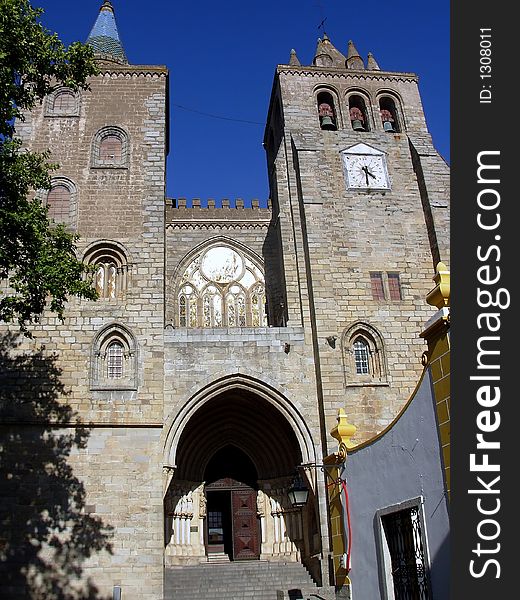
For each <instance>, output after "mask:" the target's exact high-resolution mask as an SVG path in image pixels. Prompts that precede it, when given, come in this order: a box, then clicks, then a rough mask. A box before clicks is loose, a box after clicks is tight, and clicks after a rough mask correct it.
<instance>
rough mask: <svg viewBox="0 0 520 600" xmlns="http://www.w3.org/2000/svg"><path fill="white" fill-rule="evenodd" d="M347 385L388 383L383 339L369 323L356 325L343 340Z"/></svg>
mask: <svg viewBox="0 0 520 600" xmlns="http://www.w3.org/2000/svg"><path fill="white" fill-rule="evenodd" d="M342 346H343V359H344V367H345V380H346V385H347V386H350V385H354V386H356V385H380V384H385V383H386V382H387V369H386V360H385V353H384V347H383V339H382V337H381V335H380V334H379V332H378V331H377V330H376V329H375V328H374V327H372V326H370V325H368V324H367V323H355V324H354V325H352V326H351V327H349V328H348V329H347V330H346V331H345V333H344V334H343V338H342Z"/></svg>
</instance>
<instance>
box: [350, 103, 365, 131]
mask: <svg viewBox="0 0 520 600" xmlns="http://www.w3.org/2000/svg"><path fill="white" fill-rule="evenodd" d="M349 114H350V122H351V123H352V129H353V130H354V131H366V129H365V125H364V123H365V115H364V114H363V112H362V111H361V109H360V108H358V107H357V106H353V107H352V108H351V109H350V110H349Z"/></svg>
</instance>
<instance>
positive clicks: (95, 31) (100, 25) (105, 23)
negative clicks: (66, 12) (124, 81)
mask: <svg viewBox="0 0 520 600" xmlns="http://www.w3.org/2000/svg"><path fill="white" fill-rule="evenodd" d="M87 44H90V45H91V46H92V47H93V48H94V52H95V53H96V54H98V55H100V56H101V57H104V58H109V59H112V60H116V61H117V62H122V63H128V59H127V58H126V54H125V51H124V48H123V45H122V44H121V40H120V39H119V32H118V31H117V25H116V18H115V15H114V7H113V6H112V3H111V2H109V0H105V2H103V5H102V6H101V8H100V10H99V15H98V17H97V19H96V22H95V23H94V27H92V30H91V31H90V34H89V36H88V39H87Z"/></svg>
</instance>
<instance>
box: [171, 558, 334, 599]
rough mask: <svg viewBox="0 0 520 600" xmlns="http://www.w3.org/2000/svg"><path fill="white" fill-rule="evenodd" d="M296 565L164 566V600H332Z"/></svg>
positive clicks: (327, 591) (330, 592)
mask: <svg viewBox="0 0 520 600" xmlns="http://www.w3.org/2000/svg"><path fill="white" fill-rule="evenodd" d="M334 598H335V596H334V589H333V588H318V587H317V586H316V584H315V583H314V581H313V580H312V579H311V576H310V575H309V573H308V571H307V570H306V569H305V567H304V566H303V565H301V564H300V563H282V562H266V561H244V562H238V561H237V562H229V563H220V564H218V563H204V564H200V565H189V566H188V565H187V566H183V567H167V568H166V569H165V576H164V600H301V599H304V600H322V599H323V600H334Z"/></svg>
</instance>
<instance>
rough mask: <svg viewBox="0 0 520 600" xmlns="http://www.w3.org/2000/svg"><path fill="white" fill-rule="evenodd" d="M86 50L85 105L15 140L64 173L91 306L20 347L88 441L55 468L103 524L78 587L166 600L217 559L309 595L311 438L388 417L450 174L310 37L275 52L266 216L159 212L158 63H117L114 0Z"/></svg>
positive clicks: (326, 540) (314, 520)
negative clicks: (47, 364)
mask: <svg viewBox="0 0 520 600" xmlns="http://www.w3.org/2000/svg"><path fill="white" fill-rule="evenodd" d="M88 42H89V43H91V44H92V45H93V47H94V49H95V51H96V53H97V55H98V59H99V68H100V73H99V75H97V76H96V77H93V78H92V79H91V81H90V87H91V89H90V91H88V92H81V93H73V92H71V91H70V90H68V89H66V88H59V89H57V90H56V91H55V92H54V93H53V95H52V96H50V97H48V98H47V99H46V100H45V102H44V103H43V104H42V106H41V107H38V108H36V109H35V110H34V111H33V112H31V113H30V114H28V115H27V119H26V121H25V122H24V123H20V124H19V125H18V127H17V131H18V134H19V135H20V137H21V138H22V140H23V142H24V144H25V145H26V147H28V148H31V149H33V150H44V149H47V148H49V149H51V151H52V159H53V161H55V162H58V163H59V164H60V168H59V171H57V172H56V173H55V175H54V178H53V184H52V189H51V190H50V191H48V192H45V193H43V194H42V199H43V200H44V201H45V202H46V203H47V204H48V206H49V214H50V216H51V217H53V218H54V219H55V220H56V221H61V222H64V223H66V224H67V225H68V226H69V227H70V228H71V229H73V230H75V231H77V232H78V233H79V234H80V236H81V237H80V242H79V245H78V252H79V254H80V256H81V257H82V259H83V260H84V261H85V262H87V263H88V264H91V265H95V285H96V286H97V289H98V291H99V295H100V299H99V300H98V301H97V302H86V301H79V300H75V299H71V300H70V302H69V305H68V308H67V311H66V318H65V321H64V322H63V323H60V322H59V321H58V320H56V319H55V318H54V317H52V316H48V317H45V318H43V319H42V321H41V323H40V324H38V325H37V326H35V327H34V329H33V334H34V336H35V339H36V341H37V342H38V343H39V344H43V345H44V346H45V349H44V351H43V352H44V354H46V355H47V356H51V355H52V356H53V357H55V358H56V365H57V368H59V372H60V380H61V382H62V384H63V390H64V391H63V394H61V395H59V397H58V402H61V403H62V404H66V405H68V406H69V407H70V408H71V410H72V411H73V412H74V414H75V415H77V416H78V417H79V418H80V419H81V421H82V422H83V423H85V424H88V427H89V436H88V440H87V441H86V444H85V446H84V447H83V448H79V449H77V450H75V451H74V452H73V453H72V454H71V456H70V464H71V465H72V468H73V471H74V474H75V475H76V476H77V477H78V478H79V479H80V480H81V481H82V482H83V485H84V487H85V494H86V496H85V498H86V500H85V506H84V511H85V512H86V513H88V514H91V515H96V516H97V517H99V518H100V519H102V520H103V521H104V522H106V523H107V524H109V525H110V526H111V527H112V528H113V534H112V553H107V552H100V553H93V554H92V556H91V557H90V558H89V559H88V560H87V561H86V562H85V564H84V577H85V578H91V579H92V580H93V581H95V583H96V586H97V587H98V588H99V589H100V590H102V591H104V592H105V593H108V592H110V593H111V590H112V589H113V586H114V585H120V586H122V588H123V589H124V591H125V593H126V594H127V595H126V596H125V597H127V598H139V599H140V600H157V598H160V597H162V596H161V594H162V586H163V564H166V565H188V564H193V563H197V562H200V561H207V560H208V559H214V558H216V557H220V559H224V560H225V559H228V560H258V559H261V560H266V561H286V562H287V561H295V562H296V561H299V562H302V563H303V564H305V565H306V566H307V567H308V569H309V570H310V571H311V572H312V573H313V574H315V576H316V577H317V578H318V579H319V578H328V577H329V574H328V569H329V566H328V562H327V561H328V558H327V557H328V555H329V554H330V548H331V541H330V539H331V531H330V519H329V514H328V506H327V497H326V492H325V489H326V482H325V476H324V474H323V473H322V471H321V470H320V469H319V468H317V465H319V464H321V463H322V462H323V457H324V456H326V455H327V454H329V453H330V452H331V451H333V450H334V447H333V440H332V438H330V435H329V432H330V430H331V429H332V428H333V426H334V425H335V423H336V417H337V414H338V410H339V409H344V410H345V412H346V414H347V415H348V418H349V421H350V422H351V423H353V424H354V425H355V426H356V427H357V433H356V436H355V438H354V442H356V443H362V442H366V441H367V440H369V439H371V438H372V437H373V436H375V435H376V434H378V433H379V432H381V431H382V430H384V429H385V428H386V427H387V426H388V425H389V424H390V423H391V422H392V420H393V419H394V418H395V417H396V415H397V414H398V413H399V411H400V410H401V409H402V407H403V406H404V405H405V403H406V402H407V400H408V398H409V397H410V395H411V394H412V392H413V390H414V389H415V387H416V385H417V381H418V379H419V377H420V375H421V372H422V365H421V355H422V354H423V352H424V350H425V349H426V347H425V343H424V340H423V339H421V337H420V336H419V334H420V332H421V331H422V329H423V327H424V324H425V322H426V321H427V320H428V318H429V317H430V315H431V307H430V306H428V305H427V303H426V302H425V298H426V295H427V293H428V292H429V290H430V289H431V287H432V277H433V276H434V274H435V267H436V265H437V263H438V262H439V261H441V260H442V261H443V262H445V263H449V221H448V219H449V208H448V205H449V171H448V167H447V165H446V164H445V162H444V161H443V159H442V158H441V157H440V155H439V154H438V153H437V151H436V150H435V148H434V147H433V145H432V140H431V137H430V134H429V133H428V129H427V125H426V122H425V117H424V113H423V109H422V105H421V99H420V96H419V90H418V80H417V77H416V76H415V75H414V74H412V73H395V72H387V71H385V70H384V69H383V68H382V67H380V66H379V65H378V64H377V62H376V60H375V58H374V57H373V56H372V55H369V56H368V58H367V59H363V58H362V57H361V56H360V55H359V54H358V52H357V51H356V49H355V46H354V45H353V44H352V43H351V42H349V43H348V47H346V49H345V52H344V53H342V52H340V51H339V50H338V49H337V48H335V47H334V45H333V44H332V42H331V41H330V40H329V39H328V37H327V36H326V35H324V36H323V38H322V39H320V40H319V41H318V45H317V49H316V54H315V57H314V59H313V60H312V63H311V64H310V65H304V64H301V63H300V60H299V59H298V57H297V55H296V53H295V52H294V51H292V52H291V55H290V58H289V61H288V63H287V64H281V65H278V67H277V68H276V72H275V76H274V84H273V88H272V94H271V100H270V105H269V112H268V115H267V122H266V128H265V137H264V146H265V149H266V157H267V169H268V177H269V187H270V199H269V201H268V203H262V205H261V206H260V204H259V203H258V202H256V201H253V202H252V203H251V205H249V204H248V205H247V206H244V204H243V202H242V201H236V202H235V201H231V202H228V201H224V202H223V203H222V206H220V203H219V206H218V207H216V206H215V203H214V202H213V201H211V200H210V201H209V202H207V203H203V205H202V206H201V204H200V201H197V200H195V201H193V202H191V201H186V200H185V199H182V198H177V199H172V198H166V197H165V189H166V186H165V160H166V156H167V154H168V127H169V123H168V106H167V98H168V85H169V82H168V70H167V68H166V67H164V66H150V65H133V64H130V63H129V62H128V60H127V58H126V55H125V52H124V49H123V47H122V45H121V43H120V41H119V36H118V33H117V28H116V25H115V17H114V12H113V8H112V6H111V4H110V2H104V4H103V6H102V7H101V10H100V13H99V15H98V18H97V20H96V23H95V25H94V27H93V29H92V31H91V33H90V36H89V39H88ZM266 93H267V90H266ZM172 143H173V144H175V139H173V140H172ZM34 343H35V342H31V343H29V342H25V341H24V342H23V343H22V345H21V346H19V347H17V348H16V351H15V352H18V353H20V352H22V351H26V350H27V349H30V348H29V347H34ZM31 344H32V346H31ZM17 427H18V428H19V431H20V435H22V436H24V435H30V431H29V429H30V427H29V426H27V427H24V423H23V419H22V421H21V422H19V423H18V424H17ZM69 427H72V425H70V426H69ZM66 428H67V427H66V426H65V429H66ZM297 471H298V472H300V473H301V474H302V476H303V478H304V480H305V482H306V485H307V486H308V488H309V490H310V498H309V501H308V502H307V505H306V506H305V507H304V508H303V509H301V508H298V509H295V508H293V507H292V506H291V504H290V503H289V500H288V489H289V487H290V486H291V484H292V482H293V479H294V476H295V474H296V472H297ZM144 580H145V581H146V586H144V587H143V585H142V583H143V581H144Z"/></svg>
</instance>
